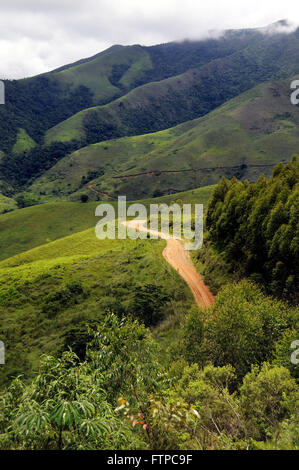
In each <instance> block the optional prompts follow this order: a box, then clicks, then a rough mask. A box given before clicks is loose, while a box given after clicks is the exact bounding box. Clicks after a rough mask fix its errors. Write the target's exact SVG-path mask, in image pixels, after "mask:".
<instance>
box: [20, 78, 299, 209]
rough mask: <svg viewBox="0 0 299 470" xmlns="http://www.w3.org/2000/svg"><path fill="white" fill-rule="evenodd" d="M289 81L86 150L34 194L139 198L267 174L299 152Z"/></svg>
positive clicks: (40, 182)
mask: <svg viewBox="0 0 299 470" xmlns="http://www.w3.org/2000/svg"><path fill="white" fill-rule="evenodd" d="M290 82H291V79H289V80H285V81H278V82H269V83H265V84H262V85H258V86H257V87H255V88H253V89H251V90H249V91H247V92H245V93H243V94H242V95H240V96H238V97H237V98H234V99H232V100H230V101H228V102H227V103H225V104H224V105H222V106H221V107H219V108H217V109H216V110H214V111H212V112H211V113H209V114H208V115H206V116H204V117H202V118H199V119H196V120H193V121H189V122H186V123H184V124H181V125H179V126H176V127H173V128H170V129H167V130H165V131H160V132H156V133H152V134H146V135H141V136H135V137H125V138H122V139H114V140H110V141H106V142H101V143H98V144H94V145H91V146H88V147H85V148H83V149H80V150H78V151H76V152H74V153H73V154H71V155H70V156H68V157H65V158H64V159H62V160H60V161H59V162H58V163H57V164H56V165H55V166H54V167H52V168H51V169H50V170H48V171H47V172H46V173H45V174H44V175H43V176H41V177H40V178H38V179H37V180H36V181H35V182H34V183H33V185H32V186H31V187H30V188H29V191H32V192H33V193H34V194H35V195H36V196H37V197H40V198H41V199H42V200H43V199H44V200H48V199H51V198H54V199H57V198H59V197H66V196H67V197H69V198H70V199H73V200H76V199H78V198H79V197H80V195H81V194H82V193H85V194H88V195H89V197H90V198H96V197H97V194H96V192H95V191H94V190H97V191H98V195H101V194H102V195H103V194H109V195H110V196H112V197H114V198H115V197H117V194H126V195H127V197H128V198H129V199H132V200H133V199H140V198H145V197H152V196H153V195H163V194H169V193H171V192H178V191H183V190H188V189H191V188H195V187H199V186H206V185H211V184H215V183H217V181H218V180H219V179H220V178H221V176H223V175H225V176H227V177H232V176H237V177H238V178H243V179H244V178H248V179H250V180H256V179H257V177H258V176H259V175H260V174H261V173H265V174H267V175H269V174H271V172H272V169H273V166H274V165H275V164H276V163H278V162H280V161H287V160H289V158H290V156H291V155H292V154H294V153H297V152H298V146H299V136H298V131H297V129H298V125H299V108H298V107H297V106H293V105H292V104H291V102H290ZM134 175H135V176H134ZM138 175H139V176H138ZM90 185H91V186H92V188H93V190H91V189H90Z"/></svg>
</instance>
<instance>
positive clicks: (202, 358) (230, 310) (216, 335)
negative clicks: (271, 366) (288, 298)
mask: <svg viewBox="0 0 299 470" xmlns="http://www.w3.org/2000/svg"><path fill="white" fill-rule="evenodd" d="M298 315H299V314H298V308H291V307H290V306H289V305H288V304H286V303H283V302H279V301H277V300H273V299H271V298H269V297H266V296H265V295H264V294H263V293H262V292H261V290H260V289H259V288H258V287H257V286H256V285H254V284H252V283H251V282H248V281H242V282H240V283H239V284H237V285H232V284H229V285H228V286H226V287H224V288H223V289H222V290H221V291H220V293H219V294H218V296H217V298H216V303H215V305H214V306H213V307H211V308H210V309H209V310H208V311H204V312H203V311H200V310H198V309H196V310H195V309H194V310H193V311H191V313H189V315H188V316H187V319H186V322H185V326H184V351H185V352H184V356H185V358H186V359H187V360H188V361H190V362H197V363H199V364H204V363H205V362H206V361H211V362H212V363H213V364H215V365H217V366H225V365H226V364H231V365H232V366H233V367H234V369H235V371H236V374H237V378H238V379H239V380H240V379H241V378H242V377H244V375H245V374H246V373H247V372H249V371H250V369H251V365H252V364H260V363H261V362H262V361H272V360H273V359H274V357H275V350H276V344H277V343H278V342H279V341H280V340H282V338H283V337H284V334H285V333H286V332H287V331H289V330H290V329H295V328H298V326H297V322H298ZM290 345H291V342H290V343H289V358H290V356H291V352H292V351H291V349H290Z"/></svg>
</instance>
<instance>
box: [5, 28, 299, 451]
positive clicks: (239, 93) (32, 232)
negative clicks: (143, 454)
mask: <svg viewBox="0 0 299 470" xmlns="http://www.w3.org/2000/svg"><path fill="white" fill-rule="evenodd" d="M298 41H299V30H297V31H295V32H293V33H290V34H271V35H270V34H269V35H267V34H262V33H261V32H260V31H258V30H243V31H228V32H226V33H225V34H224V36H223V37H222V38H220V39H213V40H212V39H211V40H205V41H198V42H183V43H171V44H164V45H160V46H153V47H148V48H146V47H141V46H131V47H122V46H114V47H112V48H110V49H108V50H107V51H104V52H103V53H100V54H97V55H96V56H94V57H91V58H88V59H83V60H81V61H79V62H76V63H75V64H70V65H67V66H65V67H61V68H60V69H57V70H55V71H53V72H51V73H48V74H45V75H41V76H39V77H33V78H30V79H26V80H20V81H7V82H6V93H7V103H6V105H5V106H1V107H0V135H1V139H0V149H1V150H0V317H1V325H0V341H3V343H4V344H5V364H4V365H1V366H0V447H1V449H9V450H16V449H18V450H19V449H26V450H39V449H49V450H57V449H58V450H62V449H63V450H79V449H80V450H81V449H132V450H134V449H151V450H173V449H179V450H185V449H186V450H191V449H195V450H219V449H227V450H228V449H231V450H248V449H249V450H256V449H262V450H270V449H272V450H274V449H275V450H276V449H279V450H283V449H286V450H299V434H298V429H299V422H298V416H299V409H298V403H299V388H298V385H299V372H298V365H296V364H295V363H294V361H292V360H291V356H292V357H293V356H294V354H295V355H296V357H298V351H297V350H296V351H294V348H293V343H294V342H295V341H297V340H298V338H299V309H298V292H297V291H298V265H299V264H298V261H299V259H298V254H299V253H298V246H299V234H298V219H299V218H298V215H299V214H298V207H299V205H298V203H299V201H298V195H299V192H298V184H299V167H298V158H297V157H293V159H292V161H291V162H289V163H286V162H287V161H288V160H289V158H290V155H292V154H294V153H296V152H297V150H298V145H299V140H298V125H299V108H298V106H293V105H291V103H290V81H291V79H287V77H294V76H295V78H296V74H298V73H299V68H298ZM297 77H298V75H297ZM286 79H287V80H286ZM256 85H258V86H256ZM171 126H175V127H171ZM163 129H164V130H163ZM278 163H279V164H278ZM277 164H278V165H277ZM275 165H277V166H275ZM274 166H275V168H274V171H273V174H272V176H271V172H272V170H273V167H274ZM261 174H263V175H262V176H260V175H261ZM223 176H224V177H223ZM220 177H223V178H222V179H221V181H220V182H219V183H218V181H219V180H220ZM267 177H268V178H267ZM249 181H254V182H249ZM217 183H218V184H217ZM216 184H217V186H213V185H216ZM192 188H193V189H192ZM124 194H125V195H126V196H127V200H128V201H134V202H142V203H143V204H144V205H145V206H146V207H147V208H148V207H149V205H150V204H151V203H157V202H160V203H162V202H164V203H168V204H171V203H174V202H176V203H178V204H179V205H182V204H183V203H201V204H204V206H205V214H206V227H205V229H206V232H205V237H204V247H203V249H201V250H200V251H199V252H194V253H193V254H192V258H193V259H194V261H195V263H196V266H197V267H198V269H199V270H200V272H202V273H203V276H204V278H205V281H206V283H208V284H209V285H210V286H211V289H212V290H213V293H215V303H214V304H213V305H211V306H210V307H208V308H200V307H198V306H197V305H195V302H194V298H193V295H192V293H191V291H190V289H189V287H188V286H187V284H185V282H184V281H183V279H182V278H181V277H180V276H179V274H178V273H177V272H176V271H175V270H173V269H172V268H171V267H170V265H169V264H168V263H167V262H166V260H165V259H164V258H163V250H164V248H165V243H166V242H165V241H164V240H161V239H159V240H151V239H149V238H145V239H137V240H131V239H125V240H118V239H117V236H116V239H115V240H109V239H105V240H101V241H100V240H98V239H97V237H96V235H95V225H96V222H97V219H96V218H95V209H96V207H97V205H98V204H99V201H105V202H109V203H111V204H112V205H113V206H114V208H115V209H116V208H117V197H118V195H124ZM17 208H18V209H17ZM116 217H117V212H116ZM170 225H171V226H172V225H173V224H172V220H171V221H170Z"/></svg>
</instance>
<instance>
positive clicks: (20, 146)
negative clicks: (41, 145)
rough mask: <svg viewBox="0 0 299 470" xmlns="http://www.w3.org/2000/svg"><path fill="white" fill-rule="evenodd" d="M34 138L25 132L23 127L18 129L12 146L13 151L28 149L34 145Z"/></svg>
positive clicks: (20, 151) (18, 151)
mask: <svg viewBox="0 0 299 470" xmlns="http://www.w3.org/2000/svg"><path fill="white" fill-rule="evenodd" d="M35 145H36V144H35V142H34V140H33V139H32V138H31V137H30V136H29V135H28V134H27V132H26V131H25V129H19V130H18V135H17V141H16V143H15V144H14V146H13V149H12V151H13V153H22V152H25V151H26V150H30V149H32V148H33V147H34V146H35Z"/></svg>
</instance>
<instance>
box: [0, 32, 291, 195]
mask: <svg viewBox="0 0 299 470" xmlns="http://www.w3.org/2000/svg"><path fill="white" fill-rule="evenodd" d="M282 27H283V24H282V23H278V24H275V25H271V26H270V27H269V28H267V29H245V30H236V31H226V32H225V33H223V35H222V36H221V37H219V38H214V39H206V40H202V41H195V42H192V41H185V42H181V43H169V44H162V45H158V46H151V47H143V46H139V45H134V46H125V47H123V46H113V47H112V48H109V49H108V50H106V51H104V52H102V53H100V54H97V55H96V56H93V57H91V58H88V59H83V60H80V61H78V62H76V63H74V64H69V65H66V66H64V67H61V68H60V69H57V70H54V71H53V72H50V73H47V74H43V75H40V76H37V77H33V78H29V79H24V80H18V81H8V82H6V98H7V100H6V105H5V106H1V107H0V132H1V134H0V135H1V138H0V149H1V150H2V153H3V152H4V155H3V156H2V157H1V162H0V180H2V181H3V182H5V183H6V184H9V185H10V187H12V188H13V190H12V191H11V190H9V191H4V192H3V191H2V192H3V195H4V196H5V197H9V198H10V197H11V196H12V195H13V194H14V193H16V192H19V191H24V190H27V191H28V188H30V187H32V188H33V189H34V190H35V187H36V185H38V184H39V183H38V181H36V180H37V178H41V177H42V176H43V175H44V180H42V181H43V183H42V184H44V182H46V181H47V174H48V173H46V172H49V171H50V175H51V171H52V168H53V172H54V173H53V174H54V175H55V174H56V173H55V172H56V169H57V168H60V167H59V166H58V167H57V166H56V165H59V164H60V163H59V162H61V165H62V167H61V168H62V173H63V178H64V180H65V181H64V183H65V185H66V186H68V190H67V191H66V190H65V189H63V191H62V193H61V194H60V196H62V197H64V196H65V195H66V194H69V195H70V194H72V193H73V192H75V191H77V190H78V189H79V188H78V181H77V180H76V181H75V184H74V181H73V176H72V171H71V170H70V169H69V168H67V165H66V166H65V159H68V158H69V157H68V156H69V155H70V154H72V153H73V152H74V151H75V152H76V151H79V150H80V149H82V150H81V152H83V153H79V155H87V154H88V155H90V152H91V149H90V148H89V145H90V144H98V143H101V142H106V141H111V140H113V142H115V139H118V138H124V137H125V138H127V137H129V136H138V135H141V136H143V135H144V134H148V133H153V132H159V131H161V130H165V129H170V128H172V127H173V126H177V125H179V124H181V123H188V124H186V126H187V128H189V126H191V127H194V129H193V132H194V133H196V132H197V130H198V132H199V134H198V139H199V140H200V138H201V137H200V136H201V135H202V132H203V129H204V125H203V124H201V122H200V121H198V125H197V124H196V123H195V124H194V123H193V124H192V123H190V121H191V120H194V119H198V118H202V117H203V116H209V118H208V120H207V121H202V122H206V125H210V124H211V125H212V126H214V124H215V117H213V116H214V115H211V116H212V118H211V117H210V113H211V112H212V111H214V110H216V109H217V108H219V106H221V105H223V104H224V103H225V102H228V101H229V100H231V99H234V98H236V97H238V96H240V95H241V94H242V93H244V92H246V91H247V90H251V89H252V88H254V87H255V86H256V85H258V84H260V83H265V82H267V81H271V82H273V81H275V82H277V81H278V80H282V79H286V78H288V77H293V76H295V75H296V74H299V62H298V51H299V29H297V30H296V31H294V32H292V33H285V32H281V28H282ZM289 80H291V79H290V78H289ZM285 86H286V85H285ZM284 95H285V96H286V91H284ZM241 99H242V98H241ZM245 99H246V97H245ZM276 103H278V100H276ZM233 106H234V105H233ZM281 106H282V109H279V110H277V109H276V110H274V115H273V116H272V118H271V119H276V120H277V118H275V116H276V115H279V114H284V113H285V112H287V113H291V114H292V113H293V111H289V110H286V108H287V106H286V103H284V104H281ZM256 111H258V110H257V109H256ZM221 112H222V111H221ZM224 112H225V109H224ZM233 119H235V118H233ZM294 119H295V118H294ZM231 122H232V123H233V122H234V121H231ZM237 122H238V119H237ZM223 125H224V127H225V126H226V123H221V119H220V114H219V124H218V126H216V128H214V127H213V128H212V129H211V132H212V131H213V132H214V139H215V142H217V144H216V145H214V147H216V148H218V149H219V147H222V146H224V147H223V152H222V153H221V151H220V153H219V154H218V155H220V159H219V162H221V166H225V167H228V166H236V165H239V166H240V165H244V164H246V162H247V160H248V158H247V157H246V156H247V155H248V153H249V154H250V155H251V156H253V153H256V152H257V153H256V155H255V156H254V158H253V160H254V161H255V160H258V163H260V164H262V165H265V164H266V163H267V164H268V163H271V164H272V163H275V162H276V161H277V158H278V157H276V156H275V155H273V158H272V159H271V158H270V159H269V158H268V156H269V154H270V153H271V152H272V147H273V149H274V152H275V149H278V148H279V147H277V145H276V144H275V136H272V137H271V139H270V138H269V139H268V138H267V133H268V130H267V129H264V130H265V148H263V147H262V146H263V143H262V142H260V147H258V148H255V146H254V145H253V144H252V142H250V145H249V146H248V151H245V150H242V156H235V153H234V150H233V153H232V154H231V153H230V145H228V140H227V139H226V142H225V139H224V140H223V138H222V136H223V134H222V133H221V132H222V131H221V129H222V126H223ZM239 125H240V126H241V128H240V133H239V137H238V138H239V139H240V138H241V139H242V142H243V141H244V140H243V136H242V137H241V134H242V132H245V133H247V132H249V130H248V129H246V126H245V130H244V129H243V127H244V126H243V124H242V122H241V121H240V122H239ZM294 125H296V119H295V120H294ZM274 127H275V126H274ZM285 131H286V133H287V134H292V132H291V130H290V129H289V130H288V129H287V126H286V127H285ZM177 132H178V133H179V135H181V132H184V125H183V127H182V128H177V129H176V130H169V131H168V133H169V135H171V136H173V135H176V133H177ZM227 132H230V130H229V128H227ZM250 132H251V131H250ZM166 134H167V132H166V133H165V134H163V139H164V137H165V135H166ZM271 134H273V132H272V133H271ZM293 134H294V132H293ZM293 134H292V136H293V137H290V136H288V137H287V141H288V142H285V141H284V142H285V144H282V146H283V150H284V155H283V157H282V158H289V157H290V155H289V153H288V152H293V151H294V147H295V148H296V145H297V143H296V138H295V137H294V135H293ZM161 136H162V135H161ZM194 136H195V134H194ZM234 136H235V134H234ZM293 138H295V140H294V139H293ZM140 139H141V140H140V141H139V140H138V139H137V142H142V141H143V139H144V138H143V137H141V138H140ZM146 139H150V138H146ZM153 139H155V142H157V141H158V140H159V139H157V138H156V137H153ZM292 139H293V140H292ZM233 140H234V139H233ZM269 140H270V141H271V142H272V143H269ZM124 142H125V145H127V141H126V140H125V141H121V142H120V144H121V145H122V144H123V143H124ZM132 142H133V140H132ZM172 144H174V143H173V142H172ZM172 144H171V145H172ZM111 145H112V150H113V152H114V149H113V146H114V145H116V146H117V144H115V143H113V144H111ZM165 145H166V144H165ZM195 145H196V139H194V155H195V154H196V156H195V157H194V158H195V161H197V160H201V161H202V163H205V162H206V161H207V162H208V160H209V159H207V158H206V156H205V158H204V159H203V160H202V157H203V154H204V152H211V148H210V147H211V145H210V144H209V143H207V144H205V145H204V146H203V148H202V147H198V148H197V149H196V148H195ZM232 145H233V146H234V143H233V142H232ZM174 146H175V149H176V150H178V149H181V146H180V145H179V143H178V144H177V143H175V144H174ZM104 147H105V148H106V147H108V148H110V144H107V145H106V144H105V145H104ZM104 147H103V148H104ZM137 147H140V146H139V145H137ZM141 147H142V145H141ZM154 147H155V149H153V150H154V152H153V154H152V153H151V158H150V160H151V163H149V164H146V165H143V164H140V165H139V164H138V162H137V163H136V162H131V161H130V160H132V158H131V157H130V158H127V157H125V160H126V161H125V160H124V156H123V153H122V150H120V152H119V153H117V154H113V159H114V158H115V159H116V162H113V165H114V168H115V171H116V173H117V172H118V173H119V172H121V173H123V172H124V173H126V172H127V170H128V169H130V168H131V169H133V170H134V173H138V172H140V173H143V172H146V171H151V170H160V169H164V168H165V166H166V167H168V166H169V162H168V160H167V162H166V161H163V156H164V154H163V152H161V153H160V154H161V159H160V158H159V157H157V158H156V157H155V151H156V149H157V146H156V144H155V145H154ZM101 148H102V147H99V149H101ZM129 149H130V141H128V148H127V151H128V150H129ZM249 149H250V150H249ZM115 150H117V148H116V149H115ZM130 151H131V150H130ZM263 152H265V154H266V157H265V158H264V159H263V158H262V156H261V153H263ZM93 153H94V149H93V150H92V152H91V154H93ZM133 153H134V152H133ZM147 153H148V149H147V148H146V149H145V152H143V151H142V150H140V149H139V150H138V149H137V155H136V157H138V158H139V157H140V156H143V157H145V155H147ZM228 153H229V157H228ZM77 155H78V154H76V157H75V158H77ZM104 155H105V152H104ZM166 155H167V152H166ZM179 156H180V161H179V162H178V157H176V158H174V159H173V158H172V160H171V161H172V162H173V163H172V166H171V169H175V170H177V169H185V167H186V166H188V165H191V167H192V168H193V166H194V164H195V168H196V165H197V163H196V162H194V161H190V152H189V153H188V152H187V153H186V154H184V153H183V152H179ZM222 157H223V158H222ZM183 158H184V163H183V164H182V159H183ZM109 159H111V157H110V156H109ZM192 159H193V156H192V158H191V160H192ZM225 159H226V161H225ZM147 160H148V159H147ZM101 161H102V163H101V164H99V163H96V164H95V165H93V166H92V167H91V168H90V169H89V172H90V173H89V174H87V173H88V170H87V172H86V174H84V173H82V174H78V175H77V176H78V177H79V178H82V177H83V176H84V177H85V179H86V178H87V179H89V180H90V179H94V178H92V176H94V175H93V174H92V172H94V171H98V172H100V175H96V176H102V174H101V173H102V171H103V169H102V167H103V166H105V165H106V161H105V156H104V157H101ZM249 161H250V158H249V160H248V162H249ZM121 162H122V163H121ZM187 162H188V163H187ZM219 162H217V164H216V163H215V158H214V157H213V155H212V156H211V158H210V162H209V165H210V166H212V167H216V166H219ZM192 165H193V166H192ZM94 167H95V168H94ZM135 170H136V171H135ZM65 171H67V172H66V173H65ZM113 171H114V170H112V171H111V172H110V175H111V176H116V175H113ZM261 171H264V170H263V169H262V170H261ZM79 173H80V172H79ZM106 173H107V171H106ZM245 173H246V172H245ZM258 173H259V172H258V171H255V172H254V174H251V173H249V174H248V176H249V177H256V175H257V174H258ZM229 174H230V173H229ZM229 174H228V175H229ZM110 175H109V172H108V173H107V181H106V182H105V184H104V186H105V187H106V188H107V191H112V193H116V192H117V191H119V190H123V189H124V190H125V189H126V185H123V186H121V187H120V186H119V185H118V184H116V183H117V182H116V181H113V184H112V182H111V181H109V178H110ZM77 176H76V178H77ZM185 176H186V175H184V178H179V180H180V181H177V179H170V180H169V179H167V181H166V182H165V183H163V184H162V186H163V187H162V193H163V192H165V191H166V190H167V189H171V188H174V189H178V190H186V189H190V188H192V187H195V186H198V184H203V183H204V184H206V183H207V184H211V183H215V182H216V181H217V180H218V179H219V176H220V175H219V174H218V173H217V172H216V173H215V175H214V177H213V178H208V179H206V178H200V179H199V180H198V178H197V180H196V181H195V178H194V176H192V178H186V177H185ZM245 176H247V173H246V175H245ZM51 178H52V176H51ZM55 178H56V177H55ZM55 178H52V180H53V181H54V179H55ZM60 178H61V177H60ZM156 183H159V180H158V179H157V180H156ZM32 184H33V186H32ZM45 184H46V185H47V183H45ZM159 184H160V183H159ZM60 186H61V185H60ZM114 186H115V187H114ZM158 186H159V185H158V184H155V185H154V187H152V186H151V190H149V189H146V190H144V191H143V193H142V194H140V193H138V194H137V193H136V192H134V191H131V190H130V189H129V190H128V193H127V194H128V195H129V197H132V198H134V199H135V198H136V197H145V196H147V195H148V196H152V195H153V193H154V191H155V190H157V191H158V190H159V187H158ZM41 192H44V189H41ZM56 192H57V191H56ZM46 194H47V195H48V194H49V191H48V190H47V188H46ZM41 196H42V195H41ZM57 196H59V195H58V194H57Z"/></svg>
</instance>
